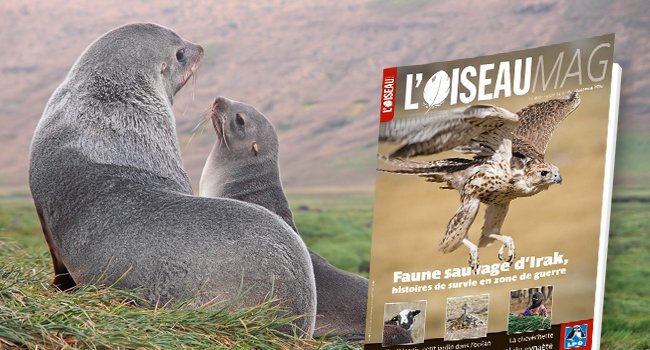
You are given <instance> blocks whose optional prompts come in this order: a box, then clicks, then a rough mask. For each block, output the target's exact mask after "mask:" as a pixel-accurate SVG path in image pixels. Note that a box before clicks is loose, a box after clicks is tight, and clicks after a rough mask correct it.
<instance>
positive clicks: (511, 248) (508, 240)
mask: <svg viewBox="0 0 650 350" xmlns="http://www.w3.org/2000/svg"><path fill="white" fill-rule="evenodd" d="M490 237H492V238H494V239H497V240H499V241H501V242H503V244H502V245H501V248H499V253H498V254H497V256H498V258H499V260H500V261H505V262H507V263H509V264H510V265H512V264H513V262H514V261H515V255H516V254H515V241H514V240H513V239H512V237H510V236H502V235H496V234H495V235H490ZM506 248H507V249H508V257H507V258H506V259H504V258H503V252H504V251H505V249H506Z"/></svg>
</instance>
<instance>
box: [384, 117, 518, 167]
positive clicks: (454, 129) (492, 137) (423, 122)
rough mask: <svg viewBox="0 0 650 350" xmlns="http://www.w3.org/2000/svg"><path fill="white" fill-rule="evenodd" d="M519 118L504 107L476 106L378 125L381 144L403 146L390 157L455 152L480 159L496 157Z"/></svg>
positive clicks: (510, 135)
mask: <svg viewBox="0 0 650 350" xmlns="http://www.w3.org/2000/svg"><path fill="white" fill-rule="evenodd" d="M518 120H519V117H518V116H517V115H516V114H515V113H512V112H510V111H508V110H506V109H504V108H500V107H496V106H490V105H473V106H470V107H467V108H457V109H452V110H447V111H442V112H437V113H431V114H427V115H424V116H419V117H411V118H404V119H394V120H392V121H390V122H388V123H381V125H380V126H379V141H386V142H397V143H399V144H401V145H402V147H400V148H399V149H398V150H396V151H395V152H393V153H392V154H390V157H391V158H394V157H399V158H408V157H414V156H419V155H429V154H435V153H440V152H443V151H448V150H452V149H456V150H457V151H459V152H463V153H473V154H476V155H479V156H489V155H491V154H493V153H494V152H495V151H496V149H497V148H498V147H499V145H500V144H501V143H502V142H503V140H504V139H505V138H511V137H512V132H513V131H514V129H515V128H516V126H517V123H518Z"/></svg>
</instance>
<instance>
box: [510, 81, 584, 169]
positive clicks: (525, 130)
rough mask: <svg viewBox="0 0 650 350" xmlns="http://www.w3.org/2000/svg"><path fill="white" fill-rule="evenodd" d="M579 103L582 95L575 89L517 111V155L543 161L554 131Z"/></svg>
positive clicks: (514, 142)
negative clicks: (557, 97) (567, 93)
mask: <svg viewBox="0 0 650 350" xmlns="http://www.w3.org/2000/svg"><path fill="white" fill-rule="evenodd" d="M578 105H580V95H578V92H576V91H574V92H573V93H571V95H569V96H566V97H564V98H560V99H554V100H548V101H544V102H539V103H535V104H533V105H530V106H528V107H526V108H524V109H522V110H521V111H519V112H517V115H519V126H517V128H516V129H515V131H514V134H515V139H514V140H513V143H512V151H513V153H514V154H515V156H517V157H529V158H533V159H536V160H539V161H540V162H543V161H544V154H545V153H546V147H547V146H548V141H549V139H550V138H551V135H553V131H555V128H556V127H557V126H558V124H560V122H561V121H562V120H564V118H566V117H567V116H568V115H569V114H571V112H573V111H574V110H575V109H576V108H577V107H578Z"/></svg>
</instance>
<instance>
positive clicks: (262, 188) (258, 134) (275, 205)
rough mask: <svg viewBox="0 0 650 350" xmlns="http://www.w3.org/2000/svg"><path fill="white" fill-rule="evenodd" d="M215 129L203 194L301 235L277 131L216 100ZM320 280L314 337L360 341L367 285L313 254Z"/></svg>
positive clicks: (254, 114)
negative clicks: (240, 204)
mask: <svg viewBox="0 0 650 350" xmlns="http://www.w3.org/2000/svg"><path fill="white" fill-rule="evenodd" d="M211 119H212V123H213V126H214V128H215V131H216V134H217V142H216V143H215V145H214V146H213V148H212V151H211V153H210V155H209V156H208V159H207V161H206V163H205V166H204V168H203V173H202V175H201V180H200V185H199V194H200V195H201V196H207V197H224V198H233V199H238V200H241V201H245V202H250V203H255V204H259V205H261V206H263V207H265V208H267V209H269V210H270V211H272V212H274V213H276V214H278V215H279V216H280V217H281V218H282V219H283V220H284V221H286V223H287V224H289V225H290V226H291V227H292V228H293V229H294V230H295V231H296V232H298V230H297V228H296V225H295V223H294V221H293V214H292V213H291V209H290V208H289V203H288V201H287V197H286V196H285V194H284V190H283V189H282V182H281V180H280V168H279V156H278V155H279V143H278V137H277V134H276V132H275V129H274V128H273V125H272V124H271V123H270V122H269V121H268V119H266V117H265V116H264V115H263V114H262V113H260V112H259V111H257V110H256V109H255V108H254V107H252V106H250V105H248V104H245V103H241V102H237V101H232V100H229V99H227V98H224V97H218V98H217V99H215V102H214V103H213V110H212V115H211ZM309 254H310V256H311V261H312V264H313V266H314V275H315V277H316V294H317V298H316V299H317V303H318V306H317V314H318V317H317V318H316V330H315V332H314V336H315V337H320V336H323V335H328V336H339V337H341V338H344V339H347V340H362V339H363V337H364V333H365V326H366V320H365V317H366V303H367V295H368V280H367V279H365V278H363V277H360V276H357V275H355V274H353V273H350V272H347V271H343V270H340V269H338V268H336V267H334V266H333V265H331V264H330V263H329V262H327V260H325V259H324V258H322V257H321V256H319V255H318V254H316V253H314V252H313V251H311V250H309Z"/></svg>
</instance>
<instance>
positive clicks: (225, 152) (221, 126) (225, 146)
mask: <svg viewBox="0 0 650 350" xmlns="http://www.w3.org/2000/svg"><path fill="white" fill-rule="evenodd" d="M210 117H211V119H212V125H213V126H214V130H215V132H216V134H217V145H218V147H215V149H218V154H216V155H215V156H217V157H218V158H220V159H223V160H242V159H250V158H255V159H268V158H275V159H277V157H278V137H277V135H276V133H275V129H274V128H273V125H272V124H271V122H269V120H268V119H266V117H265V116H264V115H263V114H262V113H260V112H258V111H257V110H256V109H255V108H254V107H253V106H251V105H248V104H246V103H242V102H238V101H233V100H230V99H227V98H225V97H217V98H216V99H215V100H214V102H213V103H212V107H211V110H210ZM213 153H214V151H213Z"/></svg>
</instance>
